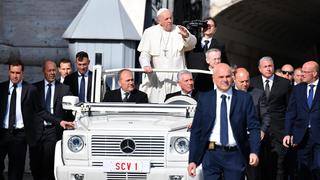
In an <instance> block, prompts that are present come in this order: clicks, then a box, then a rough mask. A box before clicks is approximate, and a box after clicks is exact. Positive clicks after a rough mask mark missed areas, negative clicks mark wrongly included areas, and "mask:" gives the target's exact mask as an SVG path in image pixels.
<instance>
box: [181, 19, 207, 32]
mask: <svg viewBox="0 0 320 180" xmlns="http://www.w3.org/2000/svg"><path fill="white" fill-rule="evenodd" d="M182 24H183V25H184V26H185V27H186V28H187V29H188V30H196V29H200V28H203V29H207V28H208V24H207V21H203V20H192V21H184V22H183V23H182Z"/></svg>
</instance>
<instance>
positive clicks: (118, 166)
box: [103, 160, 150, 173]
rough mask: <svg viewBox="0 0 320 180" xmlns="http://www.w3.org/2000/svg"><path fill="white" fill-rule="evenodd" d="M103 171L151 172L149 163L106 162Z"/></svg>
mask: <svg viewBox="0 0 320 180" xmlns="http://www.w3.org/2000/svg"><path fill="white" fill-rule="evenodd" d="M103 169H104V170H105V171H106V172H145V173H148V172H150V162H149V161H125V160H124V161H122V160H121V161H117V160H105V161H104V162H103Z"/></svg>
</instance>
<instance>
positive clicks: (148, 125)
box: [78, 114, 192, 131]
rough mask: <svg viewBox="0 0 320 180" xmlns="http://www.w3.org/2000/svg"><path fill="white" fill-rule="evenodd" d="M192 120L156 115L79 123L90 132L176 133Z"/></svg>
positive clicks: (109, 117)
mask: <svg viewBox="0 0 320 180" xmlns="http://www.w3.org/2000/svg"><path fill="white" fill-rule="evenodd" d="M191 122H192V118H185V117H183V116H172V115H171V116H169V115H160V116H159V115H155V114H140V115H135V114H130V115H103V116H102V115H99V116H91V117H83V118H81V120H80V121H79V122H78V125H79V126H82V127H84V128H86V129H88V130H95V131H97V130H98V131H99V130H104V131H105V130H112V131H117V130H122V131H123V130H124V131H137V130H138V131H143V130H145V131H152V130H157V131H175V130H180V129H186V127H187V125H189V124H190V123H191Z"/></svg>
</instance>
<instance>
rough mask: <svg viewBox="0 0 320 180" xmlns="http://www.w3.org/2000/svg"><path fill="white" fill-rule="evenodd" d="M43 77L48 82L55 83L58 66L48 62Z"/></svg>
mask: <svg viewBox="0 0 320 180" xmlns="http://www.w3.org/2000/svg"><path fill="white" fill-rule="evenodd" d="M43 75H44V78H45V79H46V80H47V81H48V82H53V81H54V80H55V79H56V75H57V67H56V64H55V63H54V62H52V61H47V62H46V64H45V65H44V68H43Z"/></svg>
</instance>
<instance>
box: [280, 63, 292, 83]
mask: <svg viewBox="0 0 320 180" xmlns="http://www.w3.org/2000/svg"><path fill="white" fill-rule="evenodd" d="M293 71H294V68H293V67H292V66H291V65H290V64H285V65H283V66H282V67H281V73H282V77H284V78H286V79H288V80H289V81H290V82H292V80H293Z"/></svg>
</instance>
